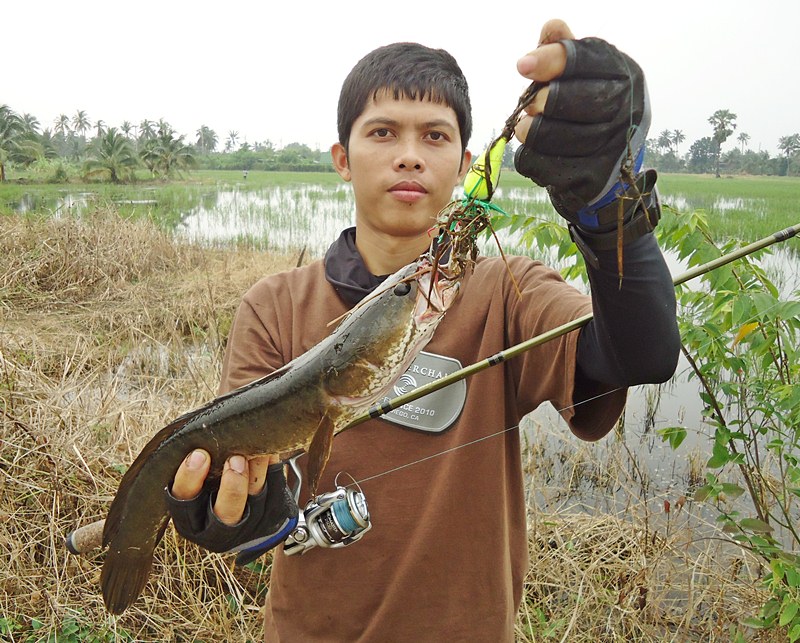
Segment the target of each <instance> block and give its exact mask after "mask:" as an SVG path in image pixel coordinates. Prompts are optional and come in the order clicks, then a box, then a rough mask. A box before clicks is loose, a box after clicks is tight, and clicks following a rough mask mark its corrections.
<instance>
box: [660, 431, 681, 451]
mask: <svg viewBox="0 0 800 643" xmlns="http://www.w3.org/2000/svg"><path fill="white" fill-rule="evenodd" d="M658 434H659V435H660V436H661V439H662V440H664V441H665V442H669V446H670V447H672V450H673V451H674V450H675V449H677V448H678V447H679V446H680V445H681V442H683V441H684V440H685V439H686V429H684V428H683V427H682V426H670V427H667V428H664V429H659V430H658Z"/></svg>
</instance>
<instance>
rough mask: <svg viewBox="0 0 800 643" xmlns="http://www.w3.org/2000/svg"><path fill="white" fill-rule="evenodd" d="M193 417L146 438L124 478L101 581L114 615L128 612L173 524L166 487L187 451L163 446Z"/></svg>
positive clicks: (110, 521)
mask: <svg viewBox="0 0 800 643" xmlns="http://www.w3.org/2000/svg"><path fill="white" fill-rule="evenodd" d="M190 418H191V415H190V414H187V415H185V416H182V417H180V418H178V419H177V420H175V422H173V423H172V424H170V425H169V426H166V427H164V428H163V429H162V430H161V431H159V432H158V434H157V435H156V436H155V437H153V438H152V439H151V440H150V442H148V443H147V445H146V446H145V447H144V449H143V450H142V451H141V453H140V454H139V456H138V457H137V458H136V460H135V461H134V462H133V464H132V465H131V466H130V468H129V469H128V471H126V472H125V475H124V476H123V477H122V481H121V482H120V485H119V489H118V490H117V495H116V496H115V497H114V500H113V502H112V503H111V507H110V508H109V510H108V516H107V518H106V523H105V527H104V528H103V544H104V545H108V551H107V552H106V557H105V560H104V561H103V571H102V573H101V575H100V585H101V588H102V590H103V601H104V602H105V604H106V608H107V609H108V611H109V612H111V613H112V614H121V613H122V612H124V611H125V610H126V609H127V608H128V607H129V606H130V605H131V603H133V602H134V601H135V600H136V598H137V596H139V594H140V593H141V591H142V589H143V588H144V586H145V585H146V584H147V578H148V576H149V575H150V569H151V568H152V566H153V552H154V551H155V548H156V545H158V543H159V542H160V541H161V538H162V537H163V536H164V531H165V530H166V528H167V524H169V510H168V509H167V503H166V499H165V498H164V487H166V486H167V485H168V484H169V483H170V481H171V480H172V477H173V476H174V475H175V471H176V470H177V468H178V466H179V465H180V458H182V457H183V456H184V455H185V453H181V452H180V450H176V449H171V448H166V449H165V448H162V446H163V444H164V443H165V441H166V440H167V438H168V437H170V436H171V435H172V434H173V433H174V432H175V431H177V430H178V429H180V428H181V427H182V426H184V425H185V424H186V422H187V421H188V420H189V419H190Z"/></svg>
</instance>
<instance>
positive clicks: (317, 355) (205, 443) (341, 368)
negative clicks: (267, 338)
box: [101, 255, 459, 614]
mask: <svg viewBox="0 0 800 643" xmlns="http://www.w3.org/2000/svg"><path fill="white" fill-rule="evenodd" d="M432 261H433V262H435V261H436V259H434V258H432V257H431V256H430V255H423V256H422V257H420V259H419V260H418V261H417V262H415V263H412V264H409V265H408V266H405V267H404V268H402V269H401V270H399V271H398V272H397V273H395V274H394V275H392V276H390V277H389V278H387V279H386V281H385V282H384V284H383V286H382V287H380V289H379V291H378V292H377V294H373V295H372V296H371V297H369V298H368V299H367V300H365V301H364V302H362V303H361V304H359V305H358V306H356V307H355V308H354V309H353V310H352V311H351V312H350V314H349V315H348V316H347V317H346V318H345V319H344V320H343V321H342V322H341V323H340V324H339V326H338V327H337V328H336V330H335V331H334V332H333V333H332V334H331V335H329V336H328V337H327V338H326V339H324V340H323V341H321V342H320V343H319V344H317V345H316V346H314V347H313V348H311V349H310V350H309V351H307V352H306V353H304V354H303V355H300V356H299V357H297V358H296V359H295V360H293V361H291V362H289V363H288V364H287V365H286V366H284V367H283V368H281V369H279V370H277V371H275V372H273V373H271V374H270V375H267V376H266V377H263V378H261V379H258V380H256V381H254V382H252V383H251V384H248V385H246V386H243V387H241V388H239V389H236V390H234V391H232V392H230V393H228V394H226V395H222V396H220V397H218V398H216V399H215V400H213V401H211V402H210V403H208V404H206V405H205V406H203V407H201V408H199V409H197V410H194V411H191V412H189V413H186V414H184V415H182V416H181V417H179V418H177V419H176V420H175V421H174V422H172V423H171V424H169V425H168V426H166V427H165V428H163V429H162V430H161V431H159V433H158V434H157V435H155V437H153V438H152V439H151V440H150V442H149V443H148V444H147V445H146V446H145V447H144V449H143V450H142V451H141V453H140V454H139V456H138V457H137V458H136V460H135V461H134V463H133V464H132V465H131V467H130V469H128V471H127V472H126V474H125V475H124V477H123V478H122V482H121V483H120V486H119V490H118V492H117V494H116V497H115V498H114V500H113V502H112V504H111V508H110V510H109V512H108V517H107V519H106V523H105V528H104V531H103V544H104V545H108V551H107V553H106V557H105V561H104V564H103V571H102V575H101V586H102V590H103V599H104V601H105V604H106V608H107V609H108V611H109V612H111V613H112V614H121V613H122V612H123V611H124V610H125V609H127V608H128V606H130V605H131V603H133V601H134V600H136V598H137V596H138V595H139V593H140V592H141V591H142V589H143V588H144V585H145V584H146V582H147V578H148V576H149V574H150V568H151V566H152V562H153V552H154V550H155V547H156V545H157V544H158V542H159V541H160V540H161V538H162V536H163V534H164V531H165V529H166V527H167V524H168V522H169V513H168V510H167V505H166V501H165V495H164V488H165V487H167V486H168V485H169V484H170V483H171V482H172V479H173V478H174V476H175V472H176V471H177V469H178V467H179V465H180V464H181V461H182V460H183V459H184V458H185V457H186V455H187V454H188V453H189V452H190V451H192V450H193V449H196V448H202V449H205V450H206V451H208V452H209V453H210V454H211V462H212V471H211V473H210V475H209V477H210V478H212V477H218V476H219V475H220V473H221V470H222V465H223V464H224V462H225V460H227V458H228V457H230V456H231V455H234V454H240V455H243V456H255V455H263V454H268V453H282V454H286V453H289V452H294V453H297V452H300V451H308V458H309V460H308V472H309V480H310V484H311V488H312V491H313V490H315V487H316V483H317V481H318V480H319V476H320V474H321V472H322V469H323V468H324V466H325V463H326V462H327V459H328V455H329V454H330V449H331V443H332V440H333V435H334V434H335V433H337V432H338V431H340V430H341V429H343V428H345V427H346V426H347V425H348V423H349V422H350V421H351V420H352V419H353V418H355V417H357V416H358V415H359V414H360V413H362V412H364V411H365V410H366V409H367V408H369V407H370V406H371V405H372V404H373V403H374V402H375V401H377V400H378V399H380V398H381V396H383V395H384V394H385V391H386V390H387V389H388V388H389V387H390V386H391V385H392V383H393V382H394V381H395V380H396V379H397V378H398V377H399V376H400V375H401V374H402V373H403V372H404V371H405V369H406V368H408V366H409V365H410V363H411V362H412V361H413V359H414V357H415V356H416V355H417V354H418V353H419V351H420V350H422V348H423V347H424V346H425V344H427V342H428V340H429V339H430V338H431V336H432V335H433V331H434V330H435V328H436V326H437V325H438V324H439V322H440V321H441V319H442V318H443V316H444V313H445V312H446V311H447V309H448V308H449V307H450V305H451V304H452V302H453V300H454V299H455V297H456V294H457V292H458V286H459V278H458V277H453V278H448V277H447V276H446V273H442V271H441V270H440V269H439V268H434V267H433V266H434V265H436V264H434V263H432Z"/></svg>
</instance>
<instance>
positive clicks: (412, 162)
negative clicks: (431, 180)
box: [394, 142, 425, 171]
mask: <svg viewBox="0 0 800 643" xmlns="http://www.w3.org/2000/svg"><path fill="white" fill-rule="evenodd" d="M394 167H395V169H396V170H416V171H420V170H422V169H423V168H424V167H425V160H424V159H423V157H422V154H421V153H420V150H419V147H418V145H417V144H415V143H412V142H408V143H403V144H401V145H400V147H399V149H398V151H397V156H396V157H395V161H394Z"/></svg>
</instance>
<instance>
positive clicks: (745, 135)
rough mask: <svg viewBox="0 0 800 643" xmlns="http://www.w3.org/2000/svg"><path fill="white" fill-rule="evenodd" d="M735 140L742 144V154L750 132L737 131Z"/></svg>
mask: <svg viewBox="0 0 800 643" xmlns="http://www.w3.org/2000/svg"><path fill="white" fill-rule="evenodd" d="M736 140H737V141H739V143H741V145H742V154H744V148H745V146H746V145H747V141H749V140H750V134H748V133H747V132H739V136H737V137H736Z"/></svg>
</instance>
